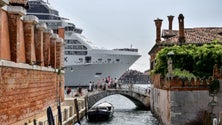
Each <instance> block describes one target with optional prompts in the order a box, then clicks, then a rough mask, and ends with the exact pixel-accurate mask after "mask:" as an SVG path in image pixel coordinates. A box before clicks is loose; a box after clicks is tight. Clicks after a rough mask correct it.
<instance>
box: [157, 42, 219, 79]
mask: <svg viewBox="0 0 222 125" xmlns="http://www.w3.org/2000/svg"><path fill="white" fill-rule="evenodd" d="M170 51H173V52H174V55H173V56H171V58H172V60H173V68H177V69H180V70H181V71H182V70H186V71H188V72H190V73H193V74H194V75H195V76H197V77H208V76H212V73H213V66H214V65H215V64H218V65H222V45H221V44H219V42H218V40H215V41H212V43H211V44H204V45H202V46H198V45H191V44H187V45H181V46H179V45H174V46H170V47H165V48H164V49H162V50H161V51H160V52H159V53H158V54H157V56H156V66H155V68H154V72H155V73H161V74H162V75H165V74H166V73H167V60H168V59H169V56H168V55H167V54H168V53H169V52H170Z"/></svg>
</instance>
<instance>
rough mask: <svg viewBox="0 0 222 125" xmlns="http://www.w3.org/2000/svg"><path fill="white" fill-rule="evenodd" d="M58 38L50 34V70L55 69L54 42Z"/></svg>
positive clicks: (56, 35)
mask: <svg viewBox="0 0 222 125" xmlns="http://www.w3.org/2000/svg"><path fill="white" fill-rule="evenodd" d="M58 38H59V36H58V34H52V37H51V38H50V64H51V66H52V68H56V41H57V39H58Z"/></svg>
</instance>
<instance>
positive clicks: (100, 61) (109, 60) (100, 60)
mask: <svg viewBox="0 0 222 125" xmlns="http://www.w3.org/2000/svg"><path fill="white" fill-rule="evenodd" d="M111 61H112V59H110V58H109V59H107V62H108V63H111ZM116 61H117V62H119V61H120V59H116ZM98 62H99V63H102V58H99V59H98Z"/></svg>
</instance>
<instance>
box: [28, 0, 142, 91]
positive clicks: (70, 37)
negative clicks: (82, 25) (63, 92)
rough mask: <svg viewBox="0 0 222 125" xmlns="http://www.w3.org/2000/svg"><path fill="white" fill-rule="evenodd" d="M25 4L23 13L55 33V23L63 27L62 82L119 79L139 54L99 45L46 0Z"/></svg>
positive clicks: (135, 50)
mask: <svg viewBox="0 0 222 125" xmlns="http://www.w3.org/2000/svg"><path fill="white" fill-rule="evenodd" d="M28 4H29V9H28V10H27V14H28V15H35V16H37V17H38V18H39V21H40V22H44V23H46V25H47V26H48V27H49V28H51V29H53V31H54V32H55V33H56V32H57V31H56V29H57V28H58V27H64V28H65V38H64V42H65V47H64V66H65V67H64V69H65V86H73V87H77V86H88V85H89V83H90V82H91V83H93V82H94V83H98V82H100V83H101V82H103V80H105V79H106V78H107V79H109V80H111V79H115V78H116V79H119V78H120V77H121V75H122V74H123V73H124V72H125V71H127V70H128V69H129V67H130V66H131V65H132V64H133V63H134V62H135V61H136V60H137V59H138V58H139V57H140V56H141V55H140V54H139V53H138V49H135V48H132V47H131V48H123V49H113V50H108V49H100V48H98V47H96V46H95V45H94V44H93V43H92V42H91V41H90V40H88V39H87V38H86V37H84V36H83V35H82V31H83V30H82V29H79V28H76V26H75V25H74V24H73V23H70V22H68V20H67V19H65V18H62V17H60V16H59V12H58V11H57V10H55V9H53V8H52V7H51V6H50V4H49V3H48V2H45V1H43V0H29V1H28ZM104 44H105V43H104ZM117 46H118V45H117Z"/></svg>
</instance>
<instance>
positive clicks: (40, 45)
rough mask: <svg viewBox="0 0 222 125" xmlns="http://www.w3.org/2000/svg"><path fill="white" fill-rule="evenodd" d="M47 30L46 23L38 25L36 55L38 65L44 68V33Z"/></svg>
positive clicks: (36, 30)
mask: <svg viewBox="0 0 222 125" xmlns="http://www.w3.org/2000/svg"><path fill="white" fill-rule="evenodd" d="M45 29H46V24H45V23H38V24H37V25H36V29H35V38H34V40H35V54H36V63H37V65H39V66H44V58H43V31H44V30H45Z"/></svg>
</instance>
